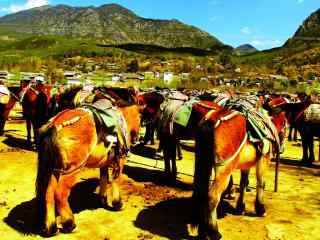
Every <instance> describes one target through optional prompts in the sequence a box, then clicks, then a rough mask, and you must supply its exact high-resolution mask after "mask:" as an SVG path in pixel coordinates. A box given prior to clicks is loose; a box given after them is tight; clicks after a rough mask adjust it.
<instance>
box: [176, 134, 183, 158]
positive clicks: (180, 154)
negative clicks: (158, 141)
mask: <svg viewBox="0 0 320 240" xmlns="http://www.w3.org/2000/svg"><path fill="white" fill-rule="evenodd" d="M177 154H178V159H179V160H182V158H183V156H182V152H181V144H180V140H179V139H178V140H177Z"/></svg>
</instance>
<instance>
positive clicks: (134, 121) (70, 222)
mask: <svg viewBox="0 0 320 240" xmlns="http://www.w3.org/2000/svg"><path fill="white" fill-rule="evenodd" d="M103 100H106V99H103ZM112 109H113V110H114V111H113V113H114V114H115V115H116V116H118V121H122V120H123V121H124V123H125V124H126V126H127V127H126V128H125V129H124V130H125V133H126V134H124V135H125V136H126V137H125V138H126V139H127V141H126V142H127V143H131V142H132V141H134V138H136V137H137V136H138V133H139V128H140V111H141V107H140V106H139V105H136V104H133V105H129V106H123V107H119V108H114V107H112ZM121 119H122V120H121ZM122 130H123V129H122ZM42 131H43V133H42V134H41V138H40V149H39V154H38V174H37V179H36V199H37V201H38V206H39V215H40V219H41V222H42V223H43V233H44V235H45V236H52V235H54V234H55V233H56V232H57V222H56V212H57V214H58V215H59V216H60V217H61V224H62V229H61V231H62V232H66V233H68V232H72V231H73V229H74V228H75V227H76V224H75V220H74V216H73V213H72V210H71V208H70V206H69V203H68V197H69V194H70V191H71V188H72V187H73V186H74V184H75V183H76V182H77V180H78V178H79V175H80V172H81V170H82V169H83V168H84V167H88V168H100V192H99V195H100V198H101V202H102V204H103V205H105V206H108V205H112V207H113V208H114V209H115V210H120V209H121V207H122V201H121V196H120V190H119V186H118V184H119V181H120V178H121V173H122V170H123V167H124V164H125V161H126V157H127V151H126V149H124V148H123V144H121V142H122V143H123V141H125V139H123V138H120V137H119V134H115V130H111V129H110V128H106V127H104V125H102V124H101V121H99V119H98V117H97V115H96V114H93V112H92V111H91V110H90V108H86V107H81V108H76V109H72V110H71V109H69V110H65V111H63V112H61V113H59V114H58V115H57V116H55V117H54V118H52V119H51V120H50V121H49V122H48V124H47V125H46V126H44V127H43V129H42ZM128 147H129V146H128ZM110 170H111V171H110Z"/></svg>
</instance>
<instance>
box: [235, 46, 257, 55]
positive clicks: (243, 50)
mask: <svg viewBox="0 0 320 240" xmlns="http://www.w3.org/2000/svg"><path fill="white" fill-rule="evenodd" d="M257 51H258V50H257V49H256V48H255V47H254V46H252V45H251V44H243V45H240V46H239V47H237V48H235V49H234V50H233V52H234V53H235V54H236V55H245V54H250V53H254V52H257Z"/></svg>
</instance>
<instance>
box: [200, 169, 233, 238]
mask: <svg viewBox="0 0 320 240" xmlns="http://www.w3.org/2000/svg"><path fill="white" fill-rule="evenodd" d="M218 170H219V169H217V173H218ZM230 176H231V174H230V173H226V172H223V171H221V172H220V173H219V174H216V178H215V181H214V183H213V185H212V186H211V187H210V189H209V193H208V206H206V207H205V208H207V209H205V210H204V211H205V213H204V214H205V217H204V221H203V222H200V224H199V239H210V240H219V239H221V237H222V236H221V234H220V233H219V230H218V223H217V207H218V205H219V202H220V198H221V195H222V192H223V191H224V190H225V189H226V187H227V185H228V183H229V179H230Z"/></svg>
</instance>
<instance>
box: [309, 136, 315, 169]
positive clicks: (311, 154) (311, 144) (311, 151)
mask: <svg viewBox="0 0 320 240" xmlns="http://www.w3.org/2000/svg"><path fill="white" fill-rule="evenodd" d="M313 134H314V133H312V132H311V131H310V132H309V134H308V148H309V159H308V164H310V165H312V163H313V162H314V160H315V156H314V142H313Z"/></svg>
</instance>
